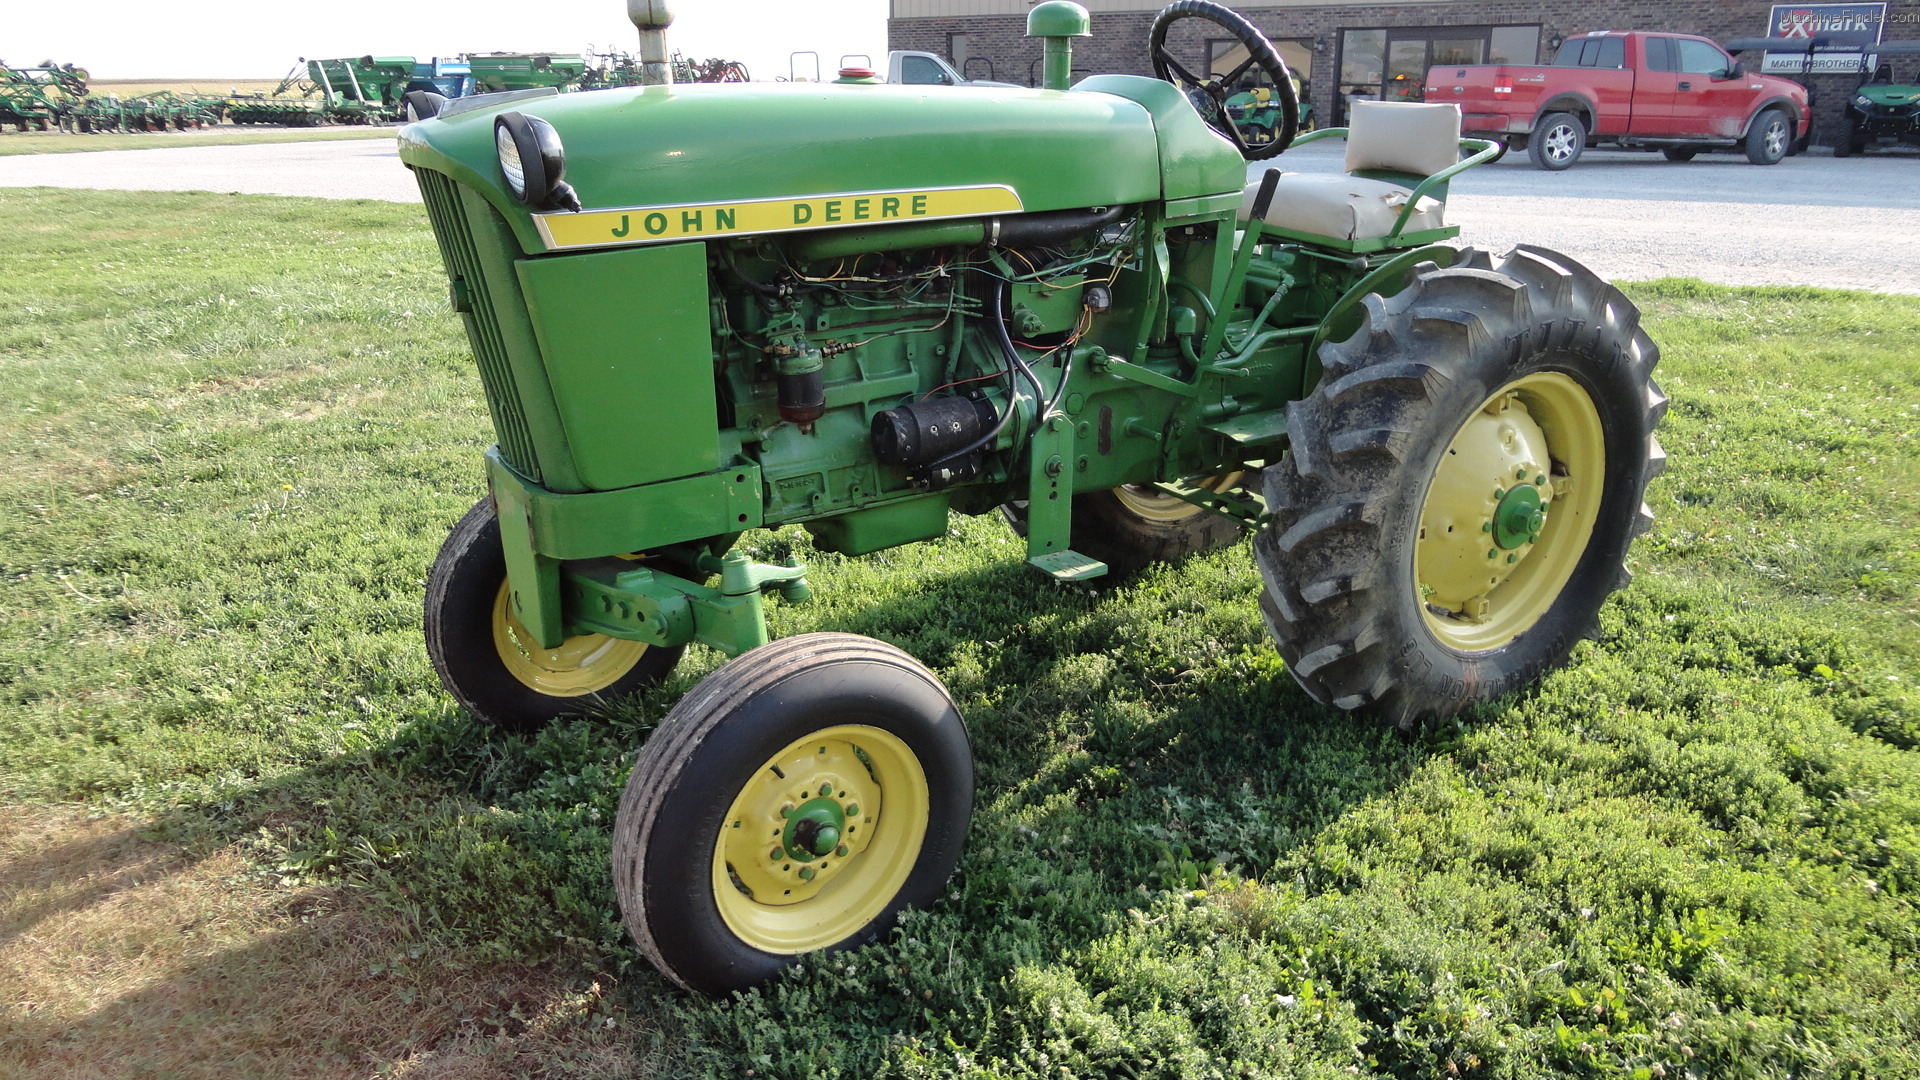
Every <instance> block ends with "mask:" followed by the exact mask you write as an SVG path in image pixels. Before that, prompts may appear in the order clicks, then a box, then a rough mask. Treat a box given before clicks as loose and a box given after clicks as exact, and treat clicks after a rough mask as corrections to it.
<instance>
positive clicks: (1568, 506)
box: [1414, 372, 1606, 652]
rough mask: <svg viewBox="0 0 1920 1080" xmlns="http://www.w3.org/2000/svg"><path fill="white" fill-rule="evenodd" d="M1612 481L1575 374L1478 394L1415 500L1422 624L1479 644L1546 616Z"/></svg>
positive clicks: (1508, 637)
mask: <svg viewBox="0 0 1920 1080" xmlns="http://www.w3.org/2000/svg"><path fill="white" fill-rule="evenodd" d="M1605 483H1606V437H1605V433H1604V431H1603V429H1602V427H1601V424H1600V415H1599V413H1598V411H1597V410H1596V409H1595V408H1594V405H1593V399H1592V398H1591V397H1589V396H1588V395H1587V392H1586V391H1585V390H1584V389H1582V388H1581V387H1580V385H1579V384H1578V383H1576V382H1574V381H1573V379H1571V378H1569V377H1568V376H1566V375H1562V374H1560V373H1558V372H1537V373H1535V374H1532V375H1528V376H1526V377H1524V378H1521V379H1518V380H1516V381H1514V382H1511V383H1508V384H1507V385H1506V386H1503V387H1501V388H1500V390H1499V391H1498V392H1497V393H1495V394H1493V395H1492V396H1491V397H1489V398H1487V400H1486V401H1484V402H1482V403H1481V404H1480V407H1479V408H1477V409H1475V410H1474V412H1473V415H1472V416H1471V417H1470V418H1468V420H1467V421H1466V423H1464V424H1462V425H1461V427H1460V430H1459V431H1458V432H1456V433H1455V434H1454V436H1453V440H1452V441H1451V442H1450V443H1448V445H1447V452H1446V453H1445V454H1444V455H1443V456H1442V457H1441V459H1440V465H1439V467H1438V468H1436V469H1435V470H1434V473H1433V479H1432V481H1431V483H1430V484H1429V485H1428V487H1427V494H1426V497H1425V499H1424V500H1423V501H1422V503H1421V506H1420V531H1419V535H1418V538H1417V540H1416V542H1415V545H1414V580H1415V587H1416V588H1417V589H1418V590H1419V593H1420V595H1419V597H1418V598H1417V600H1418V602H1419V603H1420V605H1421V613H1422V615H1423V616H1424V618H1425V620H1426V625H1427V629H1428V630H1430V631H1432V633H1433V635H1434V637H1436V638H1438V639H1439V640H1440V642H1441V643H1442V644H1444V645H1447V646H1448V647H1450V648H1453V649H1457V650H1459V651H1461V652H1482V651H1485V650H1488V649H1497V648H1500V647H1501V646H1503V645H1506V644H1507V643H1508V642H1511V641H1512V640H1513V639H1514V638H1516V637H1518V636H1520V635H1521V634H1522V633H1525V632H1526V631H1527V630H1528V629H1530V628H1531V627H1532V626H1533V625H1534V624H1535V623H1537V622H1539V621H1540V617H1541V616H1542V615H1544V614H1546V612H1547V610H1548V609H1549V608H1551V607H1552V606H1553V602H1554V600H1555V599H1556V598H1558V597H1559V595H1560V593H1561V591H1562V590H1563V589H1565V588H1566V586H1567V582H1568V581H1570V580H1571V579H1572V577H1573V571H1574V568H1575V567H1577V566H1578V565H1579V564H1580V557H1581V555H1582V554H1584V553H1585V552H1586V550H1587V542H1588V541H1589V540H1590V539H1591V538H1592V536H1593V527H1594V521H1595V519H1596V518H1597V516H1598V514H1599V510H1600V495H1601V491H1602V488H1603V487H1604V486H1605Z"/></svg>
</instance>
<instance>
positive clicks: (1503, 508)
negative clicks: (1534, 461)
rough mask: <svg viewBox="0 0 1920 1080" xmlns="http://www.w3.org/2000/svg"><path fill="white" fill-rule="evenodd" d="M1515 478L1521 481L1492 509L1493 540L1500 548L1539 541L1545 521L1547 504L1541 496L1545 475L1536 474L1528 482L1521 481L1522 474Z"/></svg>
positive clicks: (1508, 549) (1545, 480) (1512, 548)
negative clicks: (1530, 481)
mask: <svg viewBox="0 0 1920 1080" xmlns="http://www.w3.org/2000/svg"><path fill="white" fill-rule="evenodd" d="M1521 471H1522V472H1525V470H1524V469H1523V470H1521ZM1518 479H1520V480H1521V481H1523V483H1522V484H1521V485H1520V486H1519V487H1516V488H1514V489H1513V490H1512V491H1509V492H1507V493H1506V494H1505V495H1503V496H1501V497H1500V505H1499V506H1498V507H1496V508H1495V509H1494V511H1493V543H1494V546H1496V547H1498V548H1500V549H1501V550H1502V551H1512V550H1514V549H1515V548H1517V547H1519V546H1521V545H1522V544H1531V543H1533V542H1535V541H1536V540H1539V539H1540V530H1541V529H1542V528H1544V527H1545V526H1546V524H1547V508H1546V503H1545V502H1544V501H1542V499H1541V498H1540V492H1541V489H1542V488H1543V487H1544V486H1545V484H1546V482H1547V476H1546V474H1545V473H1540V474H1539V475H1537V476H1535V477H1534V479H1533V483H1531V484H1528V483H1524V481H1525V480H1526V477H1525V476H1521V477H1519V478H1518Z"/></svg>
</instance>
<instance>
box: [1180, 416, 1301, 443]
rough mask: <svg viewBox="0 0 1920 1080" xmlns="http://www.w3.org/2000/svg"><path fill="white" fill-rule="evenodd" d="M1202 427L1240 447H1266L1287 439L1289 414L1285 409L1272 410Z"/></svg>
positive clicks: (1219, 421)
mask: <svg viewBox="0 0 1920 1080" xmlns="http://www.w3.org/2000/svg"><path fill="white" fill-rule="evenodd" d="M1201 426H1202V427H1203V428H1204V429H1205V430H1207V431H1211V432H1213V433H1214V434H1215V435H1220V436H1223V437H1225V438H1228V439H1231V440H1233V441H1234V442H1235V443H1236V444H1238V445H1240V446H1265V445H1266V444H1268V443H1277V442H1279V441H1280V440H1281V439H1284V438H1286V437H1287V412H1286V410H1285V409H1270V410H1268V411H1266V412H1257V413H1248V414H1246V415H1244V416H1235V417H1232V418H1230V419H1227V420H1218V421H1215V422H1214V423H1211V424H1203V425H1201Z"/></svg>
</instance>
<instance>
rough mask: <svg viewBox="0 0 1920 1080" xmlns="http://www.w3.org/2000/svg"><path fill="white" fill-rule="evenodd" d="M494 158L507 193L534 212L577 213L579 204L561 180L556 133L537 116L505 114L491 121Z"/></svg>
mask: <svg viewBox="0 0 1920 1080" xmlns="http://www.w3.org/2000/svg"><path fill="white" fill-rule="evenodd" d="M493 147H494V156H495V157H496V158H497V159H498V161H499V165H500V178H501V179H502V180H504V181H506V185H507V193H508V194H510V195H512V196H513V197H514V199H515V200H517V201H519V202H520V203H522V204H524V205H526V206H530V207H533V208H534V209H536V210H560V209H568V210H578V209H580V200H579V199H578V198H577V197H575V195H574V193H573V188H572V187H571V186H569V185H568V184H567V183H566V182H565V181H564V180H562V179H561V177H563V176H564V175H565V174H566V170H567V153H566V149H565V148H564V147H562V146H561V145H560V133H559V132H557V131H555V130H554V129H553V125H552V124H550V123H548V122H547V121H545V120H543V119H541V118H540V117H538V116H528V115H526V114H525V113H519V112H505V113H501V114H500V115H499V116H496V117H494V120H493Z"/></svg>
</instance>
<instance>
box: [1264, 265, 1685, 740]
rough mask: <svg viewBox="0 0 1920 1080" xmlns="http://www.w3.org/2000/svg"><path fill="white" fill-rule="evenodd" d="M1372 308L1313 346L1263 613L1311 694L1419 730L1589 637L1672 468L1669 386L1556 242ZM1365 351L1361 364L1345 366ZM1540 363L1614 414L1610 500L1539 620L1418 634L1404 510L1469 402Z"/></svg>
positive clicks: (1628, 314) (1294, 417) (1628, 317)
mask: <svg viewBox="0 0 1920 1080" xmlns="http://www.w3.org/2000/svg"><path fill="white" fill-rule="evenodd" d="M1365 304H1366V309H1367V310H1366V319H1365V321H1364V323H1363V325H1362V326H1361V327H1360V328H1359V329H1358V330H1356V331H1355V332H1354V334H1353V336H1352V337H1350V338H1349V339H1348V340H1347V341H1345V342H1338V343H1335V342H1330V343H1328V344H1326V345H1325V346H1323V348H1322V354H1321V355H1322V361H1321V362H1322V365H1323V369H1324V370H1325V371H1326V373H1327V374H1328V376H1329V378H1328V379H1327V380H1326V381H1323V382H1322V383H1321V385H1320V386H1319V387H1317V388H1316V389H1315V390H1314V391H1313V392H1312V393H1311V394H1309V395H1308V396H1307V397H1306V398H1304V399H1301V400H1299V401H1296V402H1294V403H1292V404H1291V405H1290V406H1288V409H1287V421H1288V430H1289V431H1290V432H1291V433H1292V435H1293V442H1292V445H1291V446H1290V448H1289V451H1288V455H1287V456H1286V457H1285V458H1284V459H1283V460H1282V461H1281V462H1280V463H1278V464H1276V465H1275V466H1271V467H1269V468H1268V469H1267V470H1266V476H1265V483H1266V488H1265V494H1266V500H1267V505H1268V507H1269V509H1270V512H1271V513H1272V514H1273V521H1272V522H1271V524H1270V525H1269V526H1268V527H1267V528H1265V529H1264V530H1262V531H1261V533H1260V534H1259V535H1258V536H1256V537H1255V538H1254V551H1255V554H1256V558H1257V561H1258V563H1259V566H1260V570H1261V576H1262V579H1263V582H1264V584H1265V586H1266V588H1265V591H1264V593H1263V595H1262V597H1261V610H1262V612H1263V614H1264V616H1265V619H1266V623H1267V626H1268V629H1269V631H1270V632H1271V633H1272V635H1273V637H1274V639H1275V641H1276V642H1277V644H1278V647H1279V651H1280V654H1281V656H1282V657H1283V658H1284V659H1285V660H1286V662H1287V664H1288V666H1289V668H1290V669H1291V671H1292V672H1293V674H1294V676H1295V678H1296V679H1297V680H1298V681H1299V683H1300V685H1301V686H1302V688H1304V689H1305V690H1306V692H1307V693H1308V694H1309V695H1310V696H1312V697H1313V698H1314V699H1315V700H1317V701H1320V702H1322V703H1325V704H1331V705H1334V706H1336V707H1338V708H1342V709H1355V708H1366V709H1368V710H1369V711H1372V712H1374V713H1376V714H1377V715H1378V716H1379V717H1380V719H1382V720H1383V721H1385V722H1386V723H1388V724H1390V725H1392V726H1394V727H1397V728H1400V729H1402V730H1410V729H1412V728H1413V727H1415V726H1417V725H1418V724H1419V723H1420V721H1421V720H1422V719H1424V718H1428V717H1440V716H1448V715H1451V714H1453V713H1455V712H1458V711H1459V710H1460V709H1462V708H1465V707H1466V706H1468V705H1470V704H1472V703H1474V702H1476V701H1480V700H1485V699H1487V698H1491V697H1494V696H1497V695H1499V694H1502V693H1506V692H1508V691H1511V690H1514V689H1517V688H1519V687H1521V686H1523V685H1525V684H1527V683H1529V682H1531V681H1532V680H1533V679H1535V678H1536V677H1538V676H1539V675H1540V674H1542V673H1543V672H1544V671H1546V670H1548V669H1549V668H1551V667H1554V666H1557V665H1558V664H1560V663H1562V662H1564V660H1565V659H1566V657H1567V655H1568V653H1569V652H1570V651H1571V648H1572V645H1573V642H1574V641H1576V640H1578V638H1580V637H1583V636H1591V635H1593V634H1595V633H1596V632H1597V630H1598V622H1597V613H1598V610H1599V606H1600V604H1601V602H1602V601H1603V600H1604V599H1605V596H1606V594H1607V592H1608V591H1610V590H1611V588H1613V587H1617V584H1618V583H1619V582H1621V581H1622V580H1623V576H1622V575H1623V574H1624V572H1625V568H1624V565H1623V557H1624V554H1625V551H1626V549H1627V546H1628V544H1630V543H1631V541H1632V538H1633V537H1634V536H1637V535H1639V534H1640V533H1642V532H1644V531H1645V529H1646V528H1647V526H1648V524H1649V523H1650V521H1651V515H1650V514H1648V513H1647V512H1646V509H1645V503H1644V502H1643V501H1642V494H1643V492H1644V489H1645V485H1646V482H1647V480H1648V479H1650V478H1651V477H1652V475H1654V474H1655V473H1656V472H1657V471H1658V469H1659V467H1660V464H1661V463H1662V462H1663V461H1664V454H1663V453H1662V452H1661V451H1660V449H1659V444H1658V442H1657V441H1656V440H1655V439H1654V438H1653V436H1652V428H1653V425H1654V424H1655V423H1657V422H1658V420H1659V417H1660V415H1661V414H1662V413H1664V411H1665V401H1666V399H1665V397H1664V395H1662V394H1661V393H1660V391H1659V389H1658V387H1657V386H1656V385H1655V384H1654V383H1653V380H1652V370H1653V367H1654V365H1655V363H1656V362H1657V360H1658V357H1659V350H1658V348H1657V346H1655V345H1654V343H1653V342H1652V341H1651V339H1649V338H1648V337H1647V335H1646V334H1645V333H1644V332H1643V331H1642V330H1641V329H1640V327H1639V315H1638V312H1637V311H1636V310H1635V309H1634V307H1633V305H1632V304H1631V303H1630V302H1629V301H1627V299H1626V298H1625V297H1624V296H1622V295H1621V294H1620V293H1619V292H1618V291H1617V290H1615V289H1614V288H1613V287H1612V286H1610V285H1608V284H1607V283H1606V282H1604V281H1602V280H1601V279H1599V278H1598V277H1596V276H1595V275H1593V274H1592V273H1591V272H1589V271H1587V270H1586V269H1585V268H1584V267H1581V266H1579V265H1578V264H1577V263H1574V262H1573V261H1572V260H1570V259H1567V258H1566V257H1564V256H1561V255H1558V254H1555V253H1553V252H1550V251H1546V250H1543V249H1539V248H1532V247H1525V246H1522V247H1518V248H1516V249H1515V250H1514V251H1513V252H1511V253H1510V254H1509V255H1507V256H1506V257H1505V258H1504V259H1502V260H1501V261H1500V262H1499V263H1498V264H1497V265H1496V266H1492V267H1491V268H1490V269H1487V270H1482V269H1479V268H1478V267H1477V266H1469V267H1467V268H1459V267H1455V268H1451V269H1445V270H1430V271H1428V272H1426V273H1423V274H1421V275H1419V276H1418V279H1417V280H1416V281H1415V282H1414V283H1412V284H1411V285H1410V286H1409V287H1408V288H1407V289H1405V290H1404V291H1402V292H1400V293H1399V294H1397V295H1396V296H1393V297H1388V298H1382V297H1379V296H1370V297H1368V298H1367V299H1366V301H1365ZM1365 356H1371V357H1372V362H1371V363H1370V364H1366V365H1365V366H1358V367H1356V365H1359V364H1361V362H1362V360H1361V358H1362V357H1365ZM1538 370H1553V371H1560V372H1565V373H1568V374H1570V375H1571V376H1572V377H1574V378H1575V379H1576V381H1578V382H1580V383H1581V384H1582V386H1583V387H1584V388H1585V389H1586V390H1587V393H1588V395H1589V397H1591V398H1592V399H1593V401H1594V404H1595V407H1596V409H1597V410H1598V412H1599V415H1600V416H1601V418H1602V423H1603V426H1605V427H1606V435H1607V437H1606V444H1607V458H1606V460H1607V480H1606V485H1607V487H1606V491H1607V497H1605V498H1603V501H1602V503H1601V506H1600V509H1599V511H1598V514H1597V516H1598V518H1599V519H1600V520H1599V521H1598V522H1597V523H1596V526H1595V531H1594V534H1593V537H1592V539H1591V540H1590V541H1589V543H1588V546H1587V549H1586V551H1585V553H1584V554H1583V555H1582V556H1581V558H1580V562H1579V565H1578V567H1577V568H1576V569H1575V571H1574V577H1573V578H1572V579H1571V580H1570V581H1569V582H1568V583H1567V585H1566V586H1565V587H1563V588H1562V589H1561V591H1560V593H1559V595H1558V597H1556V598H1555V599H1554V600H1553V601H1552V606H1551V607H1550V608H1549V609H1548V610H1547V611H1546V612H1544V613H1543V614H1542V616H1541V621H1540V622H1539V623H1538V624H1536V626H1535V627H1534V628H1530V629H1529V630H1528V631H1526V632H1523V633H1522V634H1520V635H1519V636H1518V637H1516V638H1515V639H1514V640H1513V641H1512V642H1510V643H1509V644H1508V645H1506V646H1502V647H1500V648H1498V649H1494V650H1491V651H1490V652H1488V653H1474V654H1461V653H1453V652H1451V651H1450V650H1448V649H1446V648H1445V647H1444V646H1442V645H1441V644H1440V643H1439V642H1438V641H1437V640H1436V639H1433V638H1432V637H1431V635H1430V634H1429V633H1428V632H1427V631H1426V630H1425V629H1424V627H1423V625H1422V621H1421V618H1420V612H1419V605H1418V603H1417V602H1416V601H1415V599H1414V598H1416V597H1417V596H1418V593H1417V591H1415V589H1414V585H1413V583H1412V582H1411V581H1410V580H1401V579H1402V578H1409V577H1410V574H1411V566H1412V558H1411V552H1410V547H1411V540H1410V539H1407V538H1406V536H1405V535H1404V534H1405V533H1407V532H1410V530H1409V529H1408V528H1407V526H1406V525H1405V523H1406V522H1407V521H1408V519H1409V514H1411V516H1412V520H1414V521H1416V522H1417V520H1418V514H1419V506H1420V502H1421V500H1422V499H1423V498H1424V497H1425V491H1426V486H1427V483H1428V481H1429V480H1430V478H1431V475H1432V474H1431V468H1432V465H1431V462H1430V461H1429V459H1431V458H1435V457H1436V456H1437V455H1438V454H1439V453H1440V452H1441V451H1443V450H1444V448H1445V446H1446V444H1447V442H1448V441H1449V440H1450V439H1451V437H1452V432H1453V431H1454V430H1455V429H1456V427H1457V424H1458V423H1459V422H1463V421H1464V416H1465V415H1471V411H1470V410H1471V409H1472V408H1474V403H1476V402H1479V401H1481V400H1482V399H1483V398H1484V397H1485V395H1486V394H1488V393H1491V392H1492V391H1493V390H1495V389H1497V388H1498V387H1499V386H1500V385H1504V384H1505V383H1506V382H1508V381H1510V380H1511V379H1512V378H1517V377H1519V376H1520V375H1524V374H1526V373H1527V372H1528V371H1538ZM1335 372H1345V374H1342V375H1340V376H1339V377H1338V378H1333V377H1332V376H1333V375H1334V373H1335ZM1461 384H1465V385H1461ZM1489 384H1490V385H1489ZM1468 398H1471V399H1472V400H1471V401H1470V402H1467V399H1468ZM1461 402H1467V403H1466V404H1465V405H1464V406H1462V405H1461ZM1610 402H1619V403H1624V402H1632V403H1634V405H1635V406H1637V407H1636V408H1629V407H1623V406H1620V405H1612V404H1609V403H1610ZM1463 408H1464V409H1465V410H1467V411H1466V412H1465V413H1464V415H1460V413H1461V410H1462V409H1463ZM1443 412H1444V413H1445V415H1444V416H1443V415H1442V413H1443ZM1435 440H1438V446H1435V445H1434V442H1435ZM1409 507H1411V510H1409ZM1396 522H1398V523H1400V524H1399V526H1397V528H1398V529H1399V530H1400V531H1399V532H1398V533H1396V532H1394V530H1395V528H1396V526H1395V524H1394V523H1396ZM1399 561H1404V562H1405V563H1406V569H1397V567H1398V562H1399ZM1603 561H1605V562H1607V563H1610V565H1603V564H1602V563H1603ZM1403 594H1404V595H1403ZM1416 637H1417V638H1420V639H1422V640H1423V641H1424V643H1425V644H1424V646H1423V647H1416V642H1415V641H1414V639H1415V638H1416Z"/></svg>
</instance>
